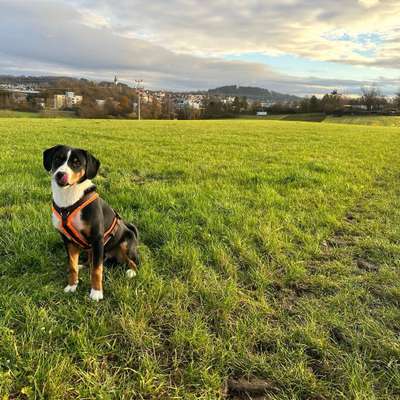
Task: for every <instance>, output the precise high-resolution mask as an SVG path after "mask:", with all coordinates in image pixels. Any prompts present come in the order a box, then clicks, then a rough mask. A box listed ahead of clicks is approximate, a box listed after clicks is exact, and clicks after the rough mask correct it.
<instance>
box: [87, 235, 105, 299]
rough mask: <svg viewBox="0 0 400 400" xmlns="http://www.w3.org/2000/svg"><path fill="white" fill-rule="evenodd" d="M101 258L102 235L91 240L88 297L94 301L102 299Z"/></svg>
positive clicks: (102, 255) (102, 256)
mask: <svg viewBox="0 0 400 400" xmlns="http://www.w3.org/2000/svg"><path fill="white" fill-rule="evenodd" d="M103 258H104V240H103V236H101V237H100V238H97V239H95V240H93V242H92V272H91V283H92V289H91V291H90V298H91V299H92V300H95V301H99V300H102V299H103Z"/></svg>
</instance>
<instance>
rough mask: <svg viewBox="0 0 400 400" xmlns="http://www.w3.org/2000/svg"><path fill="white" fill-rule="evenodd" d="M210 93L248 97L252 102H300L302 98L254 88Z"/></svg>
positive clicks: (210, 91) (241, 87) (234, 86)
mask: <svg viewBox="0 0 400 400" xmlns="http://www.w3.org/2000/svg"><path fill="white" fill-rule="evenodd" d="M208 93H209V94H211V95H222V96H239V97H247V98H248V99H250V100H257V101H270V102H277V101H298V100H300V97H297V96H292V95H289V94H283V93H279V92H275V91H273V90H268V89H263V88H260V87H252V86H236V85H231V86H221V87H218V88H215V89H210V90H208Z"/></svg>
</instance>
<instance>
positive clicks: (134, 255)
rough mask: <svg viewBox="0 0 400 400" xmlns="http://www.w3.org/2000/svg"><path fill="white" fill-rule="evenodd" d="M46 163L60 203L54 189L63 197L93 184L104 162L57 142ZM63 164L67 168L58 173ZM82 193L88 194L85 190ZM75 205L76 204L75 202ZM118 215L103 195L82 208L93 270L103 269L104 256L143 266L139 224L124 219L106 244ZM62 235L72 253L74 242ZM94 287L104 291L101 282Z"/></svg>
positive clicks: (83, 232)
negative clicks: (139, 243) (109, 231)
mask: <svg viewBox="0 0 400 400" xmlns="http://www.w3.org/2000/svg"><path fill="white" fill-rule="evenodd" d="M43 165H44V168H45V169H46V170H47V171H49V172H51V173H52V179H53V182H52V186H53V185H54V186H53V200H54V201H55V202H57V199H56V197H55V196H54V191H57V193H58V194H59V196H62V193H63V190H65V189H66V188H69V190H70V191H71V190H78V191H79V190H80V189H79V188H80V187H81V186H82V187H86V186H89V185H90V183H88V180H90V179H93V178H94V177H95V176H96V175H97V173H98V170H99V167H100V161H99V160H97V159H96V158H95V157H94V156H93V155H92V154H90V153H89V152H88V151H86V150H83V149H77V148H73V147H69V146H64V145H57V146H54V147H52V148H50V149H47V150H45V151H44V153H43ZM60 167H61V169H63V171H62V172H57V170H59V169H60ZM65 175H67V177H66V176H65ZM73 185H76V186H73ZM93 186H94V185H93ZM93 186H92V187H93ZM92 187H89V189H90V190H93V189H92ZM86 192H87V190H86V191H85V193H86ZM60 193H61V194H60ZM78 195H79V194H78ZM82 196H84V192H83V191H82ZM58 206H59V207H62V206H60V205H58ZM71 206H72V207H73V205H71ZM115 215H116V213H115V211H114V210H113V209H112V208H111V207H110V206H109V205H108V204H107V203H106V202H105V201H104V200H103V199H101V198H100V197H98V198H97V199H96V200H94V201H93V202H92V203H90V204H88V205H87V206H86V207H85V208H83V209H82V211H81V214H80V222H81V223H82V224H81V225H82V226H84V229H82V230H81V231H80V234H81V235H82V236H84V237H85V238H86V240H87V242H88V243H89V244H90V246H91V257H92V267H93V270H95V269H96V268H100V267H101V269H102V266H103V261H104V259H109V260H113V261H114V262H118V263H126V264H128V265H129V267H130V268H131V269H132V270H135V267H136V266H138V265H139V256H138V252H137V246H138V240H139V233H138V229H137V228H136V226H135V225H133V224H131V223H128V222H125V221H123V220H122V219H121V220H120V222H119V226H118V229H117V230H116V232H115V233H114V235H113V236H112V237H111V238H110V239H109V241H108V242H107V243H106V244H105V245H104V240H103V239H104V232H105V231H106V230H107V229H108V227H109V226H110V225H111V224H112V222H113V219H114V217H115ZM61 236H62V238H63V240H64V243H65V245H66V248H67V252H69V249H70V248H71V246H73V245H74V243H71V241H70V240H69V239H68V238H67V237H66V236H65V235H63V234H62V233H61ZM132 262H133V263H132ZM134 272H135V271H134ZM71 283H72V284H74V282H72V281H70V284H71ZM92 288H93V282H92ZM94 289H95V290H102V286H101V284H100V287H96V288H94Z"/></svg>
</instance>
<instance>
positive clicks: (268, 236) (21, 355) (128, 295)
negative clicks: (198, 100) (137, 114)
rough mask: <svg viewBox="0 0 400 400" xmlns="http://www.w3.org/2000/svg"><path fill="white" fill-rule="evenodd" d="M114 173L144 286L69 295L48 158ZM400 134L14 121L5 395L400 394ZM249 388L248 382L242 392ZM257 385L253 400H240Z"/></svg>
mask: <svg viewBox="0 0 400 400" xmlns="http://www.w3.org/2000/svg"><path fill="white" fill-rule="evenodd" d="M58 143H64V144H69V145H72V146H79V147H82V148H85V149H88V150H90V151H92V152H93V153H94V154H95V155H96V156H97V157H98V158H99V159H100V160H101V162H102V166H101V169H100V174H99V175H98V177H97V178H96V179H95V180H94V181H95V183H96V184H97V186H98V191H99V193H100V194H101V196H102V197H103V198H105V199H106V200H107V201H108V202H109V203H110V204H111V205H113V206H114V207H115V208H116V209H117V210H118V212H119V213H120V214H121V215H122V216H123V217H124V218H125V219H127V220H129V221H131V222H134V223H135V224H136V225H137V226H138V227H139V230H140V234H141V244H140V253H141V258H142V265H141V268H140V271H139V274H138V275H137V277H136V278H135V279H133V280H127V279H126V278H125V271H124V268H122V267H121V268H119V267H118V266H117V267H115V268H108V269H106V272H105V291H104V295H105V299H104V300H103V301H102V302H99V303H95V302H92V301H90V300H89V298H88V293H89V274H88V271H87V270H83V271H81V274H80V285H79V287H78V291H77V292H76V293H74V294H65V293H64V292H63V287H64V286H65V284H66V272H67V265H66V256H65V252H64V248H63V245H62V242H61V240H60V238H59V236H58V234H57V233H56V232H55V231H54V229H53V228H52V226H51V221H50V202H51V193H50V177H49V175H48V174H47V173H46V171H44V169H43V167H42V151H43V150H44V149H46V148H48V147H50V146H53V145H55V144H58ZM399 145H400V131H399V129H398V128H390V127H368V126H357V125H347V124H341V125H340V124H310V123H307V122H290V121H253V120H233V121H140V122H139V121H109V120H102V121H100V120H77V119H40V118H36V119H29V118H18V119H15V118H1V119H0V146H1V152H0V171H1V180H0V232H1V233H0V394H1V396H0V398H1V399H94V398H96V399H210V400H211V399H225V398H227V399H249V398H258V399H260V398H265V399H288V400H289V399H315V400H317V399H320V400H321V399H368V400H371V399H395V398H399V397H400V368H399V359H400V338H399V333H400V325H399V323H400V309H399V305H400V279H399V267H400V265H399V264H400V263H399V259H400V257H399V256H400V241H399V238H400V187H399V185H398V182H399V177H400V174H399V170H400V169H399V167H400V158H399V156H398V148H399ZM246 385H247V387H246ZM246 391H247V394H246V393H245V392H246Z"/></svg>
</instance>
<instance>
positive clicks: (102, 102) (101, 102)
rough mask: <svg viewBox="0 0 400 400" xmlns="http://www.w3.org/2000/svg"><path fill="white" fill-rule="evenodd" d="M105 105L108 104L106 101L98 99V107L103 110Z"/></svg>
mask: <svg viewBox="0 0 400 400" xmlns="http://www.w3.org/2000/svg"><path fill="white" fill-rule="evenodd" d="M105 104H106V101H105V100H103V99H96V105H97V107H99V108H101V109H103V108H104V106H105Z"/></svg>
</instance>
